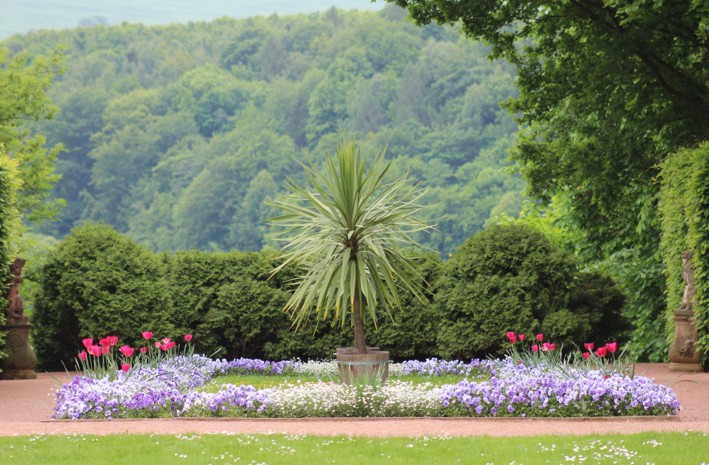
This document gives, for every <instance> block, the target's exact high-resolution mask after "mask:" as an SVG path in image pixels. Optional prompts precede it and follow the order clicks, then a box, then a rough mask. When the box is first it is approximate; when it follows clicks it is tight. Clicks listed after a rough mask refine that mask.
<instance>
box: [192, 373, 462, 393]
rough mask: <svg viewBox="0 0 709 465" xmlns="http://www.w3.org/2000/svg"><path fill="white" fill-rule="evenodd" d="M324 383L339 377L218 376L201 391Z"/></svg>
mask: <svg viewBox="0 0 709 465" xmlns="http://www.w3.org/2000/svg"><path fill="white" fill-rule="evenodd" d="M389 379H390V380H392V381H394V380H401V381H408V382H411V383H414V384H423V383H429V384H431V385H432V386H442V385H444V384H456V383H458V382H459V381H461V380H464V379H466V377H465V376H460V375H443V376H424V375H406V376H389ZM319 381H322V382H324V383H329V382H331V381H332V382H335V383H337V382H338V378H337V376H332V377H327V376H324V377H317V376H304V375H268V376H264V375H238V374H232V375H225V376H218V377H216V378H214V379H212V380H211V381H209V382H208V383H207V384H205V386H204V387H203V388H202V389H201V390H202V391H205V392H217V391H219V388H220V387H221V385H222V384H234V385H236V386H239V385H242V384H245V385H251V386H253V387H255V388H256V389H264V388H271V387H276V386H281V385H284V384H301V383H317V382H319Z"/></svg>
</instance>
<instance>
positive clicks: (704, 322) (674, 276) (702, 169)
mask: <svg viewBox="0 0 709 465" xmlns="http://www.w3.org/2000/svg"><path fill="white" fill-rule="evenodd" d="M708 179H709V142H705V143H703V144H702V145H700V146H699V147H697V148H695V149H686V150H682V151H680V152H678V153H675V154H673V155H671V156H669V157H668V158H667V159H666V160H665V161H664V162H663V163H662V171H661V182H662V187H661V192H660V204H659V208H660V214H661V216H662V239H661V243H660V246H661V249H662V255H663V260H664V264H665V275H666V277H667V311H666V322H667V338H668V340H672V339H673V338H674V323H673V321H672V316H673V314H674V311H675V310H676V309H677V308H678V307H679V306H680V303H681V302H682V295H683V294H684V287H685V283H684V281H683V278H682V270H683V266H682V254H683V253H684V252H685V251H690V252H692V266H693V269H694V278H695V284H696V301H695V307H694V321H695V324H696V326H697V331H698V333H699V341H698V346H699V349H700V350H701V351H702V363H703V365H704V366H705V368H706V367H709V182H707V180H708Z"/></svg>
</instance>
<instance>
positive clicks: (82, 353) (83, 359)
mask: <svg viewBox="0 0 709 465" xmlns="http://www.w3.org/2000/svg"><path fill="white" fill-rule="evenodd" d="M87 356H88V354H87V353H86V351H85V350H82V351H81V352H79V355H78V357H79V360H81V361H82V362H85V361H86V357H87Z"/></svg>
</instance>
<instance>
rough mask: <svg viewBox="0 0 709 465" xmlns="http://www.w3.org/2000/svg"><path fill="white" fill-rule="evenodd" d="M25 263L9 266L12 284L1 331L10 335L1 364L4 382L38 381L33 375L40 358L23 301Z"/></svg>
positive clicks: (0, 374)
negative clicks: (5, 354) (5, 355)
mask: <svg viewBox="0 0 709 465" xmlns="http://www.w3.org/2000/svg"><path fill="white" fill-rule="evenodd" d="M24 265H25V260H23V259H22V258H16V259H15V261H14V262H13V263H12V265H10V273H11V274H12V283H11V284H10V289H9V290H8V291H7V301H8V306H7V309H6V310H5V318H6V320H7V321H6V325H5V326H4V327H3V328H2V330H3V331H6V332H7V339H6V343H7V344H6V346H5V351H6V352H7V358H5V359H4V360H2V361H1V364H2V373H0V378H1V379H36V378H37V375H36V374H35V372H34V369H35V367H36V366H37V358H36V357H35V355H34V351H32V346H30V337H29V336H30V328H32V325H31V324H30V320H29V318H27V317H26V316H25V314H24V305H23V304H22V298H21V297H20V289H19V288H20V283H21V282H22V281H23V278H22V267H23V266H24Z"/></svg>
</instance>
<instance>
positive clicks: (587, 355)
mask: <svg viewBox="0 0 709 465" xmlns="http://www.w3.org/2000/svg"><path fill="white" fill-rule="evenodd" d="M590 356H591V352H584V353H583V359H584V360H588V357H590Z"/></svg>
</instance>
